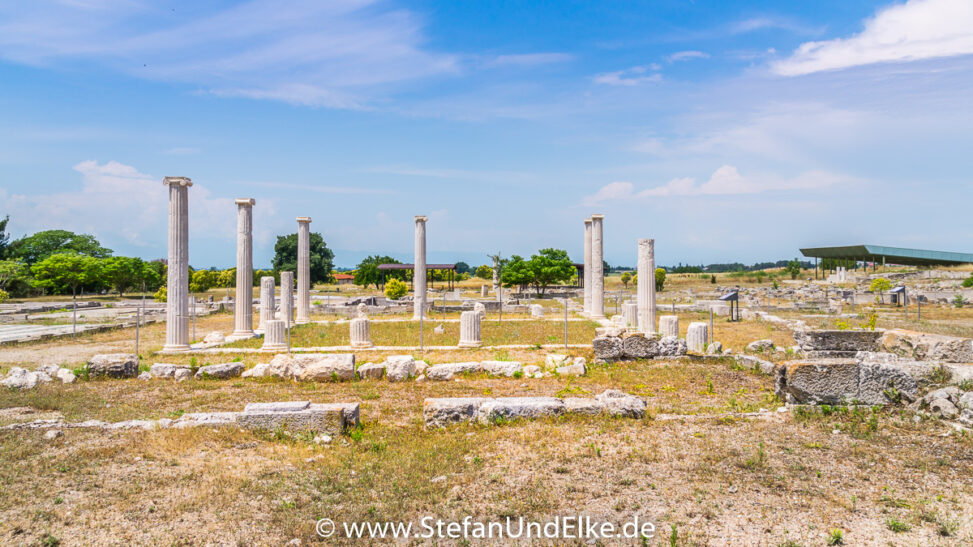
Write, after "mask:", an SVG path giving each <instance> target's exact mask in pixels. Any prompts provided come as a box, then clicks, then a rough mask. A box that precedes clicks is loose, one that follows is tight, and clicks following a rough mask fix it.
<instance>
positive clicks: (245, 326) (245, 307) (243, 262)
mask: <svg viewBox="0 0 973 547" xmlns="http://www.w3.org/2000/svg"><path fill="white" fill-rule="evenodd" d="M255 203H256V200H254V199H252V198H243V199H238V200H236V206H237V208H236V302H235V303H234V305H233V334H231V335H230V337H229V338H230V339H231V340H233V339H245V338H251V337H252V336H253V206H254V204H255Z"/></svg>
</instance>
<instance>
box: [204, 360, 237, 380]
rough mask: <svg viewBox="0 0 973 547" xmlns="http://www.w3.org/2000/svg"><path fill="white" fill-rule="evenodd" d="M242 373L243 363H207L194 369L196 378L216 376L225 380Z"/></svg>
mask: <svg viewBox="0 0 973 547" xmlns="http://www.w3.org/2000/svg"><path fill="white" fill-rule="evenodd" d="M241 374H243V363H223V364H219V365H207V366H205V367H199V369H198V370H196V379H197V380H199V379H202V378H216V379H220V380H225V379H227V378H236V377H237V376H239V375H241Z"/></svg>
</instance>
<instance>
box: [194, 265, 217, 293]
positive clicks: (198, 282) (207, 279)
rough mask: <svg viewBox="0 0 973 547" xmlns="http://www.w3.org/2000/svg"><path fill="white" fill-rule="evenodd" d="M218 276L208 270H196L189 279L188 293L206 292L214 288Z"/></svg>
mask: <svg viewBox="0 0 973 547" xmlns="http://www.w3.org/2000/svg"><path fill="white" fill-rule="evenodd" d="M219 276H220V274H219V273H218V272H214V271H210V270H196V271H195V272H193V273H192V275H191V276H190V278H189V292H191V293H201V292H206V291H208V290H210V289H212V288H213V287H215V286H216V282H217V281H218V280H219Z"/></svg>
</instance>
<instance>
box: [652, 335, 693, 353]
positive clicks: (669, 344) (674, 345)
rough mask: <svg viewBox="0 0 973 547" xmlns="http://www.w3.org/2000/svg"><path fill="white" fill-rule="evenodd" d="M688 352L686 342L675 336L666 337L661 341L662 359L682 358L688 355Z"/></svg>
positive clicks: (660, 351)
mask: <svg viewBox="0 0 973 547" xmlns="http://www.w3.org/2000/svg"><path fill="white" fill-rule="evenodd" d="M687 350H688V347H687V346H686V341H685V340H681V339H679V338H676V337H675V336H665V337H663V338H662V339H661V340H659V356H660V357H681V356H683V355H686V351H687Z"/></svg>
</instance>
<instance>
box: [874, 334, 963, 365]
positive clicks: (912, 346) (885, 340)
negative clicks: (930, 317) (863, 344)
mask: <svg viewBox="0 0 973 547" xmlns="http://www.w3.org/2000/svg"><path fill="white" fill-rule="evenodd" d="M880 345H881V347H882V348H883V349H885V350H886V351H889V352H892V353H895V354H898V355H901V356H905V357H909V358H912V359H917V360H920V361H942V362H946V363H971V362H973V340H971V339H969V338H958V337H955V336H945V335H941V334H927V333H923V332H916V331H910V330H905V329H893V330H889V331H885V332H884V333H883V334H882V337H881V339H880Z"/></svg>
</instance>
